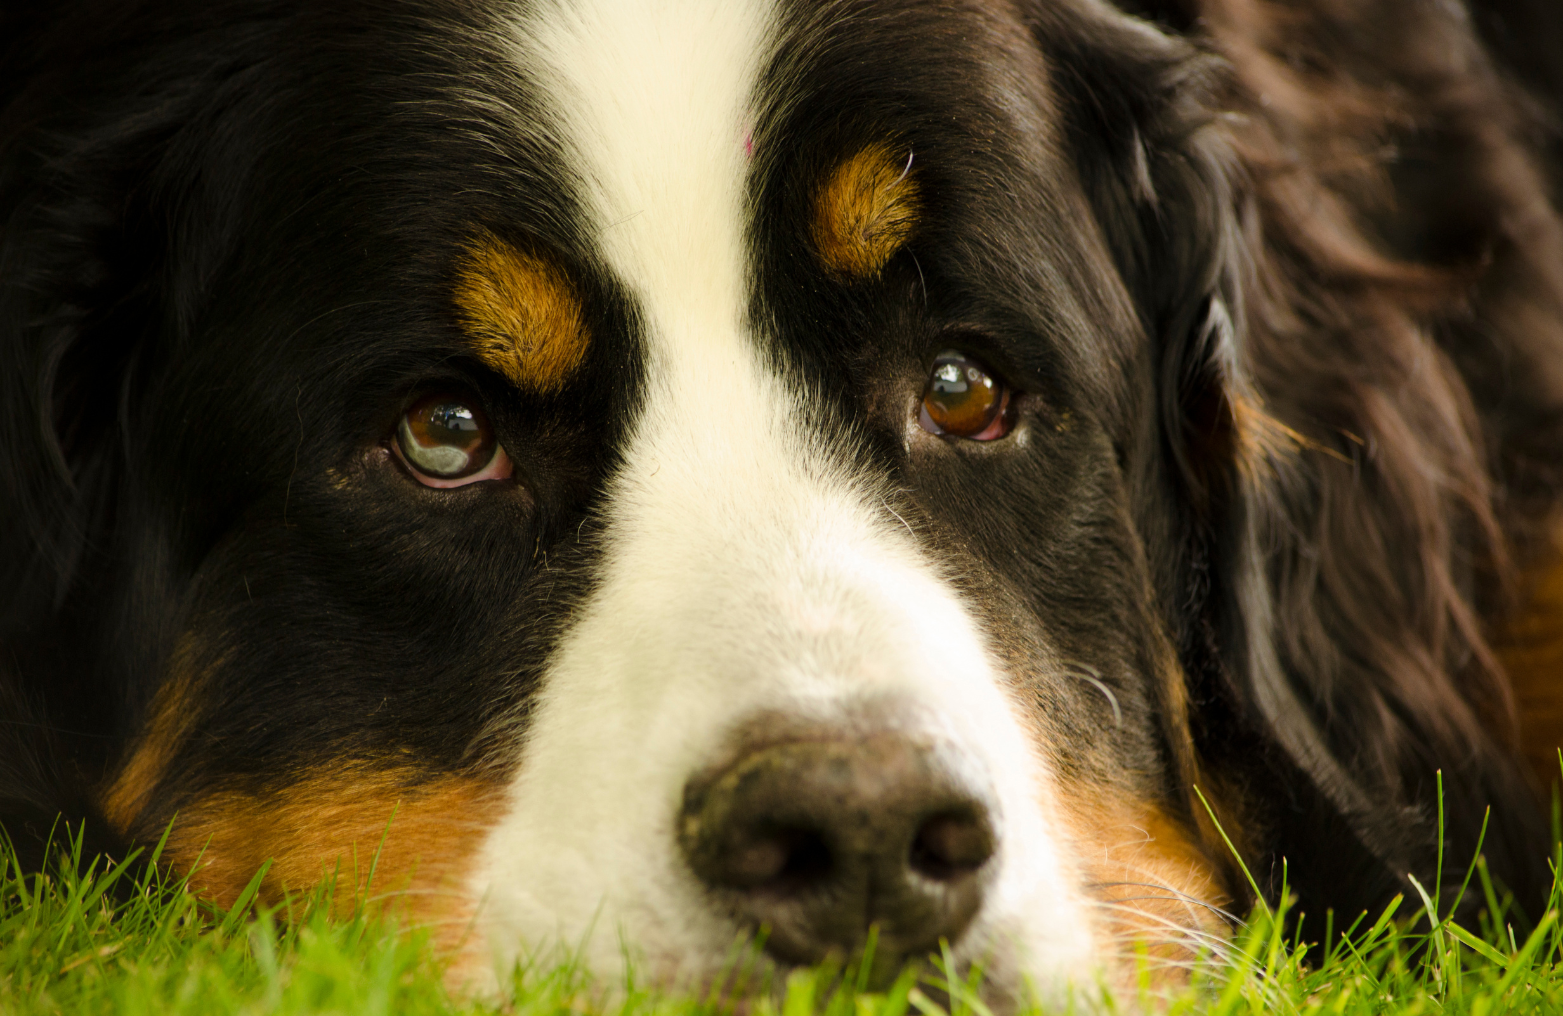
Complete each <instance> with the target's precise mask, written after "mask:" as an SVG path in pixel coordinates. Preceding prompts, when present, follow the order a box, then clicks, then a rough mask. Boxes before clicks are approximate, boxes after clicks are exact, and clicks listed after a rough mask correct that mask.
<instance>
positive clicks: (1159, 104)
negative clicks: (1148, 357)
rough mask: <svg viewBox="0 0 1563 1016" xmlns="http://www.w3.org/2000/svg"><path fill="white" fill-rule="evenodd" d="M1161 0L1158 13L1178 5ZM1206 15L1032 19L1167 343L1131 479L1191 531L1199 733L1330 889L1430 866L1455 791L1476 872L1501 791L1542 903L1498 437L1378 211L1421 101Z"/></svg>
mask: <svg viewBox="0 0 1563 1016" xmlns="http://www.w3.org/2000/svg"><path fill="white" fill-rule="evenodd" d="M1161 6H1162V7H1166V8H1167V10H1165V11H1163V10H1161V9H1160V7H1158V9H1157V10H1153V11H1146V12H1144V13H1149V14H1153V15H1156V16H1158V17H1159V18H1160V19H1161V20H1162V22H1163V23H1171V22H1172V21H1173V20H1174V19H1175V18H1176V17H1177V10H1174V9H1173V8H1174V7H1177V6H1178V5H1165V4H1164V5H1161ZM1204 7H1205V8H1210V10H1204V11H1203V13H1204V14H1205V15H1206V16H1207V19H1208V18H1209V17H1210V16H1211V15H1212V10H1217V11H1218V10H1219V9H1220V8H1221V7H1222V5H1221V4H1215V3H1212V4H1206V5H1204ZM1179 9H1181V7H1179ZM1431 16H1432V15H1429V17H1431ZM1440 16H1441V15H1440ZM1059 17H1061V15H1056V14H1046V15H1038V19H1039V23H1040V22H1042V21H1043V20H1045V19H1048V18H1059ZM1208 27H1209V30H1210V31H1211V32H1212V33H1214V34H1213V36H1211V37H1207V38H1206V39H1205V40H1204V42H1202V43H1200V44H1199V45H1195V44H1191V43H1189V42H1187V41H1185V40H1183V39H1179V38H1174V37H1171V36H1169V35H1168V34H1166V33H1165V32H1164V31H1162V30H1160V29H1159V28H1156V27H1153V26H1152V25H1150V24H1148V23H1145V22H1137V21H1133V20H1131V19H1127V18H1121V17H1117V16H1100V17H1096V16H1093V17H1092V18H1091V19H1090V20H1089V23H1086V24H1074V25H1069V26H1060V25H1058V24H1056V23H1054V24H1039V30H1038V38H1039V40H1041V42H1042V44H1043V47H1044V49H1045V50H1046V51H1047V52H1048V54H1049V56H1050V57H1051V59H1050V62H1049V64H1050V68H1051V69H1052V70H1053V72H1054V74H1055V87H1057V88H1058V89H1059V90H1060V91H1062V92H1063V98H1064V105H1065V107H1066V109H1067V110H1068V113H1067V115H1068V116H1069V117H1071V118H1072V121H1073V122H1072V124H1071V126H1072V128H1073V130H1072V132H1071V137H1072V141H1073V148H1074V151H1075V154H1076V158H1077V160H1078V161H1079V163H1080V166H1079V174H1080V178H1081V180H1082V183H1083V184H1084V186H1085V187H1086V189H1087V191H1088V196H1089V198H1090V200H1091V201H1092V203H1093V206H1094V208H1095V209H1096V212H1097V216H1098V219H1099V221H1100V223H1101V225H1102V227H1103V232H1104V235H1105V236H1106V238H1107V240H1108V243H1109V245H1110V246H1111V248H1112V250H1113V253H1114V256H1115V257H1116V259H1117V263H1118V268H1119V271H1120V273H1121V274H1122V276H1123V278H1124V279H1125V281H1126V282H1127V283H1128V285H1129V288H1130V291H1131V293H1132V294H1133V296H1134V298H1135V299H1136V301H1137V302H1138V305H1139V308H1140V312H1141V317H1142V321H1143V323H1144V326H1145V330H1146V333H1147V334H1148V336H1150V338H1151V340H1152V343H1153V346H1154V349H1153V358H1152V362H1153V366H1152V370H1153V371H1154V372H1155V374H1156V378H1155V384H1156V387H1157V390H1158V393H1159V407H1160V420H1159V423H1160V427H1159V433H1158V438H1157V441H1156V443H1155V444H1154V446H1151V447H1147V449H1146V451H1147V453H1148V454H1147V456H1146V457H1147V458H1148V459H1151V460H1159V461H1162V462H1165V463H1169V464H1170V468H1166V469H1165V471H1164V475H1163V476H1162V477H1161V478H1160V482H1147V483H1144V484H1142V485H1141V486H1140V487H1139V488H1137V490H1136V494H1135V497H1136V500H1137V501H1138V502H1139V504H1138V505H1137V508H1138V509H1139V510H1141V511H1144V512H1156V513H1170V514H1171V516H1172V522H1173V524H1172V525H1171V526H1170V527H1167V526H1165V525H1164V526H1163V528H1164V529H1170V530H1171V531H1172V532H1174V533H1176V534H1178V537H1177V538H1176V539H1178V540H1180V541H1181V545H1180V546H1177V547H1172V548H1162V550H1161V552H1160V553H1158V551H1157V548H1148V550H1149V551H1150V557H1151V559H1152V560H1153V562H1154V561H1157V560H1163V561H1166V562H1168V563H1167V564H1165V565H1164V566H1162V568H1161V571H1162V574H1161V575H1160V576H1159V581H1158V585H1159V589H1160V592H1161V595H1162V597H1163V599H1164V612H1165V614H1166V616H1167V618H1168V623H1169V627H1170V628H1171V629H1172V630H1173V631H1174V632H1175V634H1176V638H1177V640H1178V643H1179V649H1180V652H1181V655H1182V660H1183V664H1184V669H1185V672H1186V676H1187V680H1188V682H1189V686H1190V688H1189V690H1190V698H1191V701H1193V702H1194V703H1195V708H1194V710H1193V711H1194V715H1193V716H1192V717H1191V726H1192V730H1193V735H1194V739H1195V741H1196V748H1197V750H1198V752H1199V754H1200V755H1201V756H1202V758H1203V759H1204V760H1205V763H1206V769H1207V772H1209V773H1212V774H1231V773H1241V772H1244V771H1247V773H1248V774H1249V775H1248V778H1247V780H1246V781H1245V782H1246V788H1244V787H1239V788H1235V792H1236V793H1237V794H1238V796H1241V797H1246V798H1247V800H1248V804H1249V807H1248V809H1247V810H1248V811H1249V812H1250V813H1251V814H1253V815H1254V816H1255V817H1256V819H1257V821H1256V825H1257V826H1258V827H1259V828H1258V829H1257V830H1256V833H1257V835H1256V840H1257V841H1258V842H1260V843H1262V844H1264V845H1265V849H1264V850H1263V851H1262V853H1268V854H1269V855H1270V857H1271V859H1272V861H1273V862H1274V867H1275V870H1276V873H1277V874H1279V870H1280V868H1281V865H1280V860H1281V859H1282V858H1286V859H1289V861H1290V872H1291V880H1292V884H1293V888H1294V889H1300V890H1302V894H1303V896H1304V900H1305V906H1306V905H1308V904H1312V905H1313V907H1314V909H1315V912H1316V913H1317V912H1320V911H1322V910H1323V909H1324V906H1322V905H1321V904H1323V905H1330V906H1336V907H1341V908H1350V909H1351V910H1352V911H1355V910H1356V909H1357V908H1359V907H1366V906H1372V905H1374V904H1375V903H1380V902H1382V900H1383V898H1385V897H1387V895H1388V894H1389V891H1390V890H1391V889H1393V888H1395V887H1397V885H1398V884H1399V883H1400V882H1401V880H1402V877H1403V875H1404V874H1405V873H1406V872H1416V873H1418V875H1419V876H1420V877H1422V878H1423V879H1424V884H1425V880H1426V879H1429V878H1431V877H1432V876H1433V873H1434V872H1433V869H1434V868H1435V866H1436V860H1437V857H1438V855H1439V844H1438V841H1437V837H1438V832H1439V816H1440V815H1442V816H1443V818H1444V822H1445V825H1446V826H1447V830H1448V837H1449V844H1448V845H1449V846H1450V847H1451V850H1450V852H1449V857H1448V858H1447V863H1446V865H1445V868H1444V874H1445V876H1446V877H1449V876H1458V875H1459V874H1461V873H1463V870H1464V866H1465V865H1466V864H1467V863H1469V861H1470V860H1471V858H1472V857H1473V856H1474V853H1475V851H1476V850H1477V842H1476V837H1477V835H1478V831H1479V830H1480V829H1481V828H1482V825H1483V814H1484V811H1485V809H1486V807H1487V806H1488V805H1491V806H1492V807H1493V808H1494V815H1493V820H1492V827H1491V828H1490V829H1489V831H1488V833H1487V836H1486V842H1485V845H1484V846H1483V848H1482V849H1483V850H1484V852H1485V853H1486V854H1487V856H1488V859H1489V864H1490V867H1491V868H1492V870H1493V871H1495V872H1496V873H1498V875H1499V877H1500V878H1502V879H1504V880H1506V881H1507V882H1508V884H1509V886H1510V887H1511V888H1513V889H1514V890H1515V891H1516V893H1517V894H1519V895H1520V898H1522V899H1526V900H1533V901H1536V902H1539V901H1540V900H1541V899H1542V892H1543V890H1544V888H1545V871H1544V852H1545V848H1546V839H1545V836H1544V834H1543V831H1542V830H1541V828H1540V823H1539V809H1537V808H1536V806H1535V801H1534V798H1533V796H1532V795H1531V793H1530V791H1529V790H1528V787H1527V786H1526V784H1525V781H1524V779H1523V777H1522V775H1521V773H1520V772H1519V769H1518V767H1517V764H1516V761H1515V758H1514V754H1513V748H1512V738H1513V736H1514V719H1513V711H1512V705H1511V703H1510V698H1509V693H1508V689H1507V685H1506V682H1505V680H1504V678H1503V675H1502V673H1501V670H1500V669H1499V667H1498V665H1497V663H1496V661H1495V659H1494V657H1493V654H1492V652H1491V650H1490V649H1489V647H1488V645H1487V642H1486V635H1485V632H1484V630H1483V623H1482V620H1481V615H1480V611H1479V609H1478V604H1479V602H1480V601H1482V599H1483V598H1484V597H1488V596H1489V595H1490V591H1491V589H1492V588H1493V586H1494V584H1495V583H1496V582H1497V581H1498V579H1497V578H1496V577H1497V576H1499V575H1500V574H1501V572H1502V570H1503V569H1504V568H1505V567H1506V550H1505V543H1504V537H1503V533H1502V531H1501V523H1500V521H1499V517H1498V515H1497V511H1498V509H1497V507H1496V505H1497V501H1496V491H1495V490H1494V487H1493V484H1492V481H1491V480H1490V478H1489V477H1490V472H1489V465H1488V459H1487V437H1486V435H1485V434H1484V433H1483V430H1482V422H1481V419H1480V417H1479V414H1478V413H1477V411H1476V409H1475V405H1474V402H1473V399H1472V397H1471V394H1470V391H1469V389H1468V385H1467V382H1466V379H1465V377H1464V376H1463V375H1462V374H1461V371H1460V369H1459V367H1458V366H1457V364H1456V362H1455V360H1454V359H1453V358H1452V357H1451V355H1450V353H1449V352H1448V351H1447V350H1446V349H1445V348H1443V347H1442V346H1441V345H1440V342H1439V339H1440V334H1441V333H1440V327H1441V323H1442V322H1445V321H1448V320H1451V319H1454V318H1457V317H1458V316H1459V315H1461V314H1462V313H1464V312H1465V311H1466V309H1467V308H1466V307H1465V306H1464V305H1463V303H1462V297H1463V294H1464V293H1465V292H1466V289H1467V286H1466V285H1464V284H1463V283H1464V282H1465V281H1466V280H1465V279H1464V278H1462V277H1461V276H1459V274H1458V273H1457V272H1455V271H1453V270H1450V269H1434V268H1428V267H1425V266H1422V265H1419V264H1416V263H1414V261H1412V260H1410V259H1407V258H1404V257H1402V258H1396V257H1391V256H1389V255H1387V254H1385V253H1383V251H1384V249H1385V245H1384V244H1383V243H1382V242H1380V241H1379V239H1378V238H1377V237H1375V236H1374V230H1373V225H1372V224H1374V223H1375V220H1374V219H1373V218H1372V216H1371V215H1370V214H1369V213H1370V212H1371V211H1375V210H1377V209H1378V208H1380V207H1381V206H1375V205H1373V204H1372V203H1371V202H1372V200H1373V198H1374V197H1375V196H1377V195H1378V194H1379V193H1380V190H1379V188H1380V187H1381V179H1380V177H1381V174H1380V173H1379V170H1380V168H1381V167H1379V165H1378V163H1377V162H1376V161H1375V156H1374V154H1373V147H1374V146H1375V145H1381V144H1382V143H1383V140H1384V137H1385V133H1386V131H1388V130H1389V129H1390V128H1391V126H1392V125H1393V123H1394V119H1393V118H1394V117H1395V116H1396V115H1398V113H1399V112H1400V111H1397V110H1395V109H1393V108H1389V107H1386V106H1385V104H1384V101H1383V97H1381V96H1378V95H1376V94H1372V93H1371V90H1370V89H1369V88H1368V86H1366V85H1362V86H1357V85H1355V84H1353V83H1349V82H1348V83H1347V84H1342V83H1341V81H1340V80H1337V79H1331V81H1330V82H1329V83H1328V84H1329V87H1323V86H1321V85H1320V84H1319V83H1318V82H1313V83H1299V82H1296V81H1289V80H1287V79H1286V76H1287V75H1290V74H1297V73H1301V72H1299V71H1296V70H1295V69H1294V68H1292V67H1290V66H1288V65H1287V64H1286V62H1285V61H1284V60H1278V59H1272V58H1270V57H1268V56H1267V55H1266V54H1265V53H1263V52H1261V51H1259V50H1258V49H1257V48H1256V46H1255V43H1254V41H1253V40H1252V38H1251V37H1249V36H1247V35H1244V34H1243V32H1250V33H1251V32H1253V31H1254V26H1252V25H1244V26H1242V28H1241V30H1240V29H1239V28H1238V27H1234V28H1233V29H1232V31H1231V34H1230V36H1227V35H1223V34H1222V23H1221V22H1220V21H1219V20H1217V21H1216V22H1215V24H1214V25H1213V26H1208ZM1334 27H1335V28H1337V29H1338V28H1339V27H1340V26H1334ZM1327 36H1328V33H1327V32H1322V31H1321V32H1320V37H1321V38H1324V37H1327ZM1218 48H1219V49H1220V50H1221V51H1222V52H1223V57H1219V58H1218V57H1217V56H1215V55H1213V54H1214V53H1215V52H1216V51H1217V49H1218ZM1315 55H1317V54H1315ZM1299 63H1302V61H1299ZM1283 86H1288V87H1283ZM1261 93H1263V94H1266V95H1268V96H1270V102H1269V104H1265V103H1261V102H1260V101H1257V100H1255V99H1252V98H1250V97H1251V96H1255V95H1258V94H1261ZM1275 96H1284V97H1286V98H1287V99H1288V100H1289V101H1291V102H1293V103H1294V104H1296V105H1294V106H1293V107H1287V106H1285V104H1284V103H1279V104H1278V103H1277V102H1276V100H1275ZM1321 122H1324V123H1328V124H1330V129H1329V132H1328V133H1329V136H1328V137H1318V138H1316V137H1312V136H1310V134H1309V130H1310V129H1311V128H1310V125H1311V124H1316V123H1321ZM1343 137H1344V138H1345V139H1347V141H1348V142H1349V144H1348V145H1347V146H1346V147H1347V148H1350V149H1351V151H1350V152H1348V153H1344V155H1351V156H1353V157H1354V158H1355V160H1356V161H1355V162H1353V161H1352V160H1351V159H1350V158H1345V157H1344V155H1343V152H1342V148H1341V144H1342V142H1341V139H1342V138H1343ZM1313 145H1317V146H1318V147H1317V148H1314V147H1311V146H1313ZM1332 145H1333V146H1334V147H1333V148H1331V147H1329V146H1332ZM1498 341H1502V338H1501V337H1499V338H1498ZM1131 482H1133V481H1132V478H1131ZM1158 491H1160V492H1162V493H1158ZM1163 517H1165V516H1164V515H1163ZM1142 531H1152V530H1150V529H1148V528H1147V529H1142ZM1440 780H1441V785H1442V795H1443V799H1442V804H1440V800H1439V793H1440V790H1439V787H1440ZM1278 783H1279V784H1280V785H1281V786H1283V787H1284V788H1285V790H1284V792H1283V793H1282V794H1281V795H1276V794H1275V793H1274V789H1273V788H1274V787H1275V786H1276V785H1277V784H1278ZM1265 798H1268V800H1266V799H1265ZM1440 809H1442V810H1440ZM1321 848H1322V849H1321Z"/></svg>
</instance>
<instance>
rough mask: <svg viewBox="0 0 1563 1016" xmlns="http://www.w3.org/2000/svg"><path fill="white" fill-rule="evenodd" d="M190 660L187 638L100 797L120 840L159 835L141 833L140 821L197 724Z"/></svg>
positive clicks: (146, 832)
mask: <svg viewBox="0 0 1563 1016" xmlns="http://www.w3.org/2000/svg"><path fill="white" fill-rule="evenodd" d="M194 655H195V653H194V644H193V642H192V641H191V640H190V639H189V638H188V637H187V638H186V639H185V640H183V641H182V642H181V643H180V644H179V647H178V648H177V649H176V650H175V652H174V656H173V660H172V662H171V664H170V666H169V678H168V680H167V681H166V682H165V683H164V684H163V686H162V687H161V688H159V689H158V692H157V695H156V697H155V698H154V699H153V702H152V710H151V718H150V720H149V721H148V722H147V725H146V727H145V730H144V732H143V733H142V735H141V737H140V739H139V740H137V741H136V743H135V747H134V749H133V750H132V751H131V754H130V758H129V759H128V760H127V761H126V762H125V764H124V765H123V766H122V767H120V769H119V771H118V772H117V773H116V774H115V776H114V778H113V780H112V781H110V783H109V785H108V787H107V788H106V789H105V790H104V791H103V793H102V795H101V796H100V797H99V801H98V803H99V806H100V807H101V808H102V809H103V817H104V818H105V819H107V820H108V823H109V825H110V826H112V827H113V828H114V829H115V830H116V831H117V832H118V833H120V835H122V836H136V835H143V836H145V835H156V834H157V833H159V832H160V830H146V829H141V828H140V827H139V826H140V820H141V818H142V813H143V811H144V810H145V809H146V806H147V803H148V801H149V800H150V799H151V796H152V791H153V790H155V789H156V788H157V784H158V781H159V780H161V779H162V777H163V773H164V772H165V771H166V770H167V769H168V765H169V763H170V762H172V761H173V759H174V755H175V753H177V752H178V750H179V747H180V745H182V744H183V743H184V741H185V738H186V737H188V736H189V733H190V730H191V728H192V727H193V725H194V724H195V721H196V716H197V704H196V695H195V688H196V685H197V683H198V681H197V675H196V673H195V666H194V665H193V663H192V662H191V661H192V659H193V657H194Z"/></svg>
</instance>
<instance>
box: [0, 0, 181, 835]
mask: <svg viewBox="0 0 1563 1016" xmlns="http://www.w3.org/2000/svg"><path fill="white" fill-rule="evenodd" d="M34 20H35V22H36V23H29V24H27V26H26V27H27V29H28V32H29V33H30V34H27V35H26V36H25V37H24V38H23V39H22V40H21V41H19V42H16V43H15V46H16V47H17V51H18V52H20V51H21V50H23V49H25V50H26V51H27V53H28V57H29V58H28V60H27V61H25V62H23V65H24V66H27V67H29V68H30V69H31V72H32V74H31V76H30V77H29V78H28V79H27V80H25V81H17V82H14V84H15V87H14V88H13V89H11V90H10V92H9V95H10V99H9V102H8V103H7V104H6V105H4V106H3V107H0V223H3V226H0V518H4V519H5V520H6V525H5V526H4V527H3V528H0V618H3V624H4V627H3V628H0V641H3V645H4V648H5V650H6V659H5V661H4V665H3V666H0V716H4V717H5V721H4V724H3V728H4V729H3V730H0V822H3V823H5V824H6V825H7V827H8V828H9V829H10V831H11V833H12V835H13V836H16V837H19V838H21V837H23V834H24V832H25V831H26V830H28V829H31V830H33V831H37V832H40V833H42V834H47V833H48V831H49V829H50V828H51V826H52V820H53V818H54V816H55V815H56V814H58V813H60V812H61V811H63V812H64V813H65V815H66V817H67V818H69V819H71V820H80V819H87V821H88V830H87V833H88V836H89V837H92V838H98V837H102V836H103V835H104V834H105V832H106V828H105V827H104V826H103V824H102V823H101V822H100V821H97V820H94V819H93V818H92V817H91V816H92V814H93V810H92V807H91V796H92V795H91V793H90V792H89V791H90V788H91V787H92V785H93V784H94V782H95V781H96V779H97V778H98V775H99V773H100V770H101V767H102V765H103V764H104V763H105V762H106V761H107V759H108V758H109V756H110V755H111V753H112V751H113V750H114V745H115V744H116V743H117V742H116V741H115V737H116V736H118V735H120V734H121V733H122V729H121V728H120V724H121V723H123V722H124V721H125V719H126V717H125V715H124V713H123V707H124V704H125V702H126V701H128V700H133V699H134V695H133V694H132V692H131V691H130V690H129V689H128V688H127V687H126V686H125V682H124V681H123V680H121V676H122V673H123V668H122V667H121V666H119V665H118V664H116V663H112V662H107V661H106V660H104V659H98V658H97V657H96V656H94V655H92V654H93V653H94V652H95V651H102V652H106V653H118V654H120V655H123V654H124V653H125V651H126V648H125V646H124V645H123V644H121V642H119V641H117V640H116V638H117V636H116V634H115V633H114V632H108V633H107V634H106V635H105V636H104V637H102V638H87V637H84V636H83V634H82V633H83V632H84V631H85V630H87V629H89V628H91V629H93V630H95V631H100V632H104V631H107V630H108V629H109V628H111V627H112V626H114V625H116V624H119V626H120V627H121V628H125V629H127V630H131V632H132V633H131V636H130V637H132V638H141V637H142V633H141V632H140V631H137V630H134V629H135V628H136V626H135V625H125V624H120V622H121V621H123V617H122V616H121V615H122V614H123V612H122V611H121V612H119V613H116V612H115V611H114V610H113V609H106V608H105V606H104V604H105V602H106V598H105V590H107V589H109V588H111V585H112V582H111V578H110V576H111V575H112V574H114V570H115V569H118V568H120V567H121V564H122V558H123V557H124V551H123V548H118V549H116V547H115V546H114V538H113V532H114V524H115V519H116V512H118V511H120V510H121V506H120V505H119V504H118V502H117V497H116V492H117V490H118V488H119V486H120V484H121V483H122V482H123V479H124V476H125V474H126V472H127V461H128V455H127V449H128V446H129V443H130V439H129V438H128V437H127V432H126V431H125V429H124V420H125V419H126V418H127V416H128V415H129V414H130V413H132V412H133V407H134V405H135V404H136V402H137V400H139V399H142V398H144V397H145V392H144V391H143V381H144V379H143V373H142V367H143V366H144V365H145V362H146V360H147V358H148V357H150V356H151V355H152V354H153V353H154V352H155V346H156V337H157V333H158V331H159V329H160V327H161V324H160V322H161V321H162V320H163V318H164V317H165V316H166V315H165V314H164V311H163V308H162V307H161V306H160V304H159V300H160V299H161V297H160V293H161V291H162V284H163V282H164V281H165V280H164V279H163V275H162V273H163V254H164V250H165V249H166V244H167V240H166V237H167V232H168V229H169V228H171V227H170V226H169V225H168V223H167V222H166V219H165V218H164V217H162V216H161V215H160V214H159V213H158V212H157V211H156V210H155V208H154V198H153V197H152V196H151V191H153V190H154V189H155V188H154V187H153V186H152V184H151V182H150V181H151V180H152V178H153V173H152V172H151V168H152V167H153V166H155V165H156V164H157V162H158V160H160V159H162V158H164V157H165V156H164V153H165V152H166V151H167V149H168V147H169V139H170V137H171V136H172V135H173V134H174V133H175V130H176V129H177V125H178V118H179V117H180V116H181V114H182V105H181V104H180V103H178V102H175V101H172V100H171V99H170V97H168V96H155V95H137V94H112V95H109V94H104V92H105V91H107V90H108V88H107V86H106V85H105V84H104V82H107V81H112V80H114V69H115V67H114V62H115V61H117V60H122V59H124V58H123V57H122V56H121V55H119V54H120V51H121V48H122V47H128V46H129V41H128V40H127V38H126V37H124V36H115V41H114V43H113V44H112V45H110V44H107V43H104V44H103V47H104V51H105V52H106V53H109V54H111V55H109V56H102V55H101V54H100V57H101V58H100V59H94V58H92V57H91V53H90V50H91V46H92V43H91V42H90V41H89V40H90V37H91V35H92V33H91V32H87V31H85V30H83V31H82V32H80V33H75V32H73V29H75V28H81V27H82V26H71V25H67V24H62V23H57V22H56V21H53V20H47V19H41V18H40V19H34ZM108 20H109V21H112V18H110V19H108ZM114 28H115V26H114V25H113V24H107V25H106V26H98V28H97V29H96V31H101V32H106V33H108V34H109V35H113V34H114ZM99 41H100V42H101V41H102V40H101V39H100V40H99ZM78 49H79V52H77V50H78ZM61 51H64V52H66V53H73V52H74V53H76V55H77V56H80V57H81V61H80V62H79V63H78V62H76V61H74V60H60V61H54V62H51V61H50V60H49V59H48V54H50V53H55V54H58V53H59V52H61ZM95 842H100V841H99V840H98V839H89V844H91V843H95ZM101 842H107V841H101ZM18 846H19V847H20V846H22V844H21V842H20V840H19V842H18ZM35 846H36V844H35Z"/></svg>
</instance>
